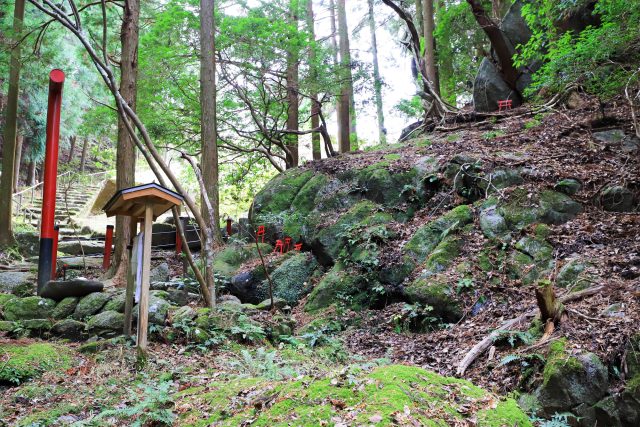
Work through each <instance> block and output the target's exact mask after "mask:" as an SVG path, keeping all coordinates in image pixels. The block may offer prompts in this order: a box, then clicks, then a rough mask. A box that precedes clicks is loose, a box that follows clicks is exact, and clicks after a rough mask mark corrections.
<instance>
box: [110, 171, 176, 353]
mask: <svg viewBox="0 0 640 427" xmlns="http://www.w3.org/2000/svg"><path fill="white" fill-rule="evenodd" d="M182 202H183V198H182V196H181V195H180V194H178V193H176V192H175V191H171V190H169V189H168V188H165V187H163V186H161V185H158V184H155V183H151V184H144V185H138V186H136V187H131V188H125V189H122V190H120V191H118V192H117V193H116V194H114V195H113V197H112V198H111V199H110V200H109V201H108V202H107V204H106V205H105V206H104V208H103V210H104V212H105V213H106V214H107V216H108V217H110V216H114V215H124V216H128V217H131V222H132V227H131V229H132V236H133V235H135V230H136V229H137V222H138V221H141V220H142V221H144V248H143V251H142V281H141V287H140V304H139V306H138V308H139V309H138V337H137V341H136V343H137V346H138V350H139V351H141V352H143V353H144V352H145V351H146V349H147V330H148V325H149V275H150V272H151V237H152V230H153V227H152V226H153V221H154V220H155V219H157V218H158V217H159V216H160V215H162V214H163V213H165V212H166V211H168V210H169V209H171V208H173V207H179V206H181V205H182ZM129 255H130V256H129V258H131V252H129ZM129 270H131V264H130V265H129ZM127 276H128V279H127V290H126V294H125V298H126V302H125V319H124V321H125V323H124V332H125V335H128V334H129V333H130V332H131V313H132V308H133V294H134V291H135V280H133V277H135V272H133V271H129V272H128V274H127Z"/></svg>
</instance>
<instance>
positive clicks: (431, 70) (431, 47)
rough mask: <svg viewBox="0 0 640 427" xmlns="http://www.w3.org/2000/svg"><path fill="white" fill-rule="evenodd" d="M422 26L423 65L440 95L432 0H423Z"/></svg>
mask: <svg viewBox="0 0 640 427" xmlns="http://www.w3.org/2000/svg"><path fill="white" fill-rule="evenodd" d="M422 15H423V20H424V24H423V28H424V65H425V71H426V72H427V78H428V79H429V80H431V83H433V88H434V90H435V91H436V93H437V94H438V95H440V82H439V79H438V65H437V64H436V43H435V39H434V37H433V32H434V30H435V21H434V19H433V0H424V7H423V9H422Z"/></svg>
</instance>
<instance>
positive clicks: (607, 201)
mask: <svg viewBox="0 0 640 427" xmlns="http://www.w3.org/2000/svg"><path fill="white" fill-rule="evenodd" d="M600 204H601V205H602V208H603V209H604V210H605V211H609V212H633V211H635V210H637V209H638V203H637V202H636V200H635V197H634V194H633V193H632V192H631V190H629V189H628V188H626V187H622V186H619V185H614V186H611V187H607V188H605V189H604V190H602V193H601V194H600Z"/></svg>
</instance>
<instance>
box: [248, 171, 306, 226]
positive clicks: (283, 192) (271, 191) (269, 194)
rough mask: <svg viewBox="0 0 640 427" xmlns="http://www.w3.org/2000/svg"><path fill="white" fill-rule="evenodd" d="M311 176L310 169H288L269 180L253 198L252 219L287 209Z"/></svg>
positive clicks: (258, 218) (259, 218)
mask: <svg viewBox="0 0 640 427" xmlns="http://www.w3.org/2000/svg"><path fill="white" fill-rule="evenodd" d="M312 177H313V172H312V171H305V170H302V169H290V170H288V171H286V172H284V173H282V174H280V175H278V176H277V177H275V178H274V179H272V180H271V181H269V184H268V185H266V186H265V187H264V188H263V189H262V191H260V192H259V193H258V194H257V195H256V197H255V198H254V200H253V206H252V209H251V217H252V219H254V220H258V221H260V220H264V219H266V218H265V217H266V216H268V215H273V214H280V213H281V212H284V211H287V210H289V208H290V207H291V203H292V202H293V201H294V200H295V199H296V196H297V195H298V192H299V191H300V190H301V189H302V187H303V186H304V185H305V184H306V183H307V181H309V180H310V179H311V178H312ZM254 222H255V221H254Z"/></svg>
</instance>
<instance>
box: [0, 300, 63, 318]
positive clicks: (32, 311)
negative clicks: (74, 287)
mask: <svg viewBox="0 0 640 427" xmlns="http://www.w3.org/2000/svg"><path fill="white" fill-rule="evenodd" d="M55 306H56V302H55V301H53V300H50V299H47V298H41V297H26V298H15V299H11V300H9V301H7V302H6V303H5V305H4V318H5V319H6V320H12V321H15V320H28V319H48V318H50V317H52V315H53V310H54V308H55Z"/></svg>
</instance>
